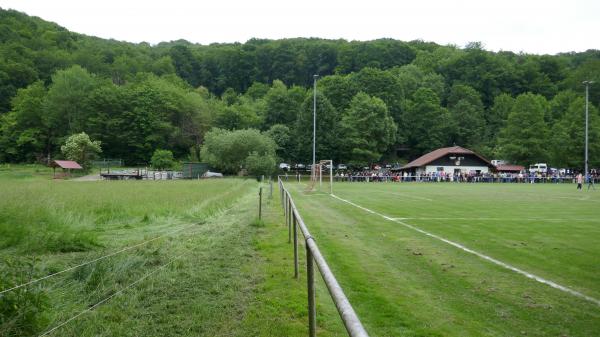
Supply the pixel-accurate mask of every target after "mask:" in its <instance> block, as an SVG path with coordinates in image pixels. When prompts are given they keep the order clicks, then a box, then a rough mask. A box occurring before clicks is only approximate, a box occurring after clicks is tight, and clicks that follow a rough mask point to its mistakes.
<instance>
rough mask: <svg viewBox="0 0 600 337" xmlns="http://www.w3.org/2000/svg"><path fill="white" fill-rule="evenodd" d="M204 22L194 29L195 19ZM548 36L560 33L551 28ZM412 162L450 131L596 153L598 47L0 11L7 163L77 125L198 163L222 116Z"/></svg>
mask: <svg viewBox="0 0 600 337" xmlns="http://www.w3.org/2000/svg"><path fill="white" fill-rule="evenodd" d="M198 34H201V32H198ZM549 38H551V37H549ZM313 74H318V75H319V79H318V82H317V83H318V84H317V114H318V121H317V141H318V145H317V157H318V158H321V159H323V158H327V159H333V160H334V161H335V162H338V163H339V162H343V163H348V164H361V165H364V164H367V163H372V162H378V161H385V162H396V161H400V162H403V161H406V160H409V159H412V158H415V157H416V156H419V155H421V154H423V153H424V152H426V151H429V150H432V149H435V148H438V147H441V146H451V145H453V144H456V145H461V146H464V147H468V148H471V149H474V150H476V151H480V152H481V153H482V154H484V155H486V156H488V157H490V158H497V159H507V160H510V161H512V162H515V163H519V164H529V163H532V162H548V163H550V165H552V166H554V167H559V166H560V167H573V168H579V167H581V166H583V162H582V157H583V139H584V136H583V134H584V113H585V108H584V107H585V94H584V86H583V85H582V81H584V80H594V81H596V84H593V85H592V86H591V87H590V95H589V97H590V164H591V165H592V166H596V167H598V166H600V115H599V112H598V110H599V109H598V108H599V107H600V51H598V50H589V51H586V52H583V53H563V54H558V55H529V54H522V53H514V52H509V51H502V52H490V51H486V50H485V49H484V48H483V46H482V44H481V43H470V44H469V45H467V46H465V47H464V48H459V47H456V46H441V45H437V44H435V43H430V42H423V41H410V42H403V41H397V40H391V39H381V40H374V41H367V42H360V41H345V40H323V39H315V38H311V39H304V38H296V39H283V40H260V39H252V40H249V41H247V42H246V43H243V44H242V43H234V44H211V45H198V44H192V43H189V42H187V41H172V42H164V43H160V44H158V45H155V46H151V45H149V44H147V43H140V44H132V43H126V42H120V41H114V40H106V39H100V38H96V37H90V36H85V35H81V34H77V33H73V32H70V31H68V30H66V29H64V28H62V27H60V26H58V25H56V24H54V23H50V22H46V21H44V20H41V19H39V18H36V17H30V16H27V15H26V14H23V13H20V12H16V11H12V10H2V9H0V162H34V161H43V160H45V159H47V158H54V157H59V156H60V155H61V154H60V146H61V144H63V143H64V141H65V139H66V138H67V137H68V136H70V135H72V134H75V133H80V132H86V133H87V134H89V135H90V137H91V138H92V139H94V140H99V141H101V144H102V151H103V153H102V156H104V157H107V158H122V159H124V160H125V161H126V163H128V164H131V165H136V164H143V163H147V162H148V161H149V159H150V157H151V156H152V154H153V152H154V150H156V149H167V150H171V151H172V152H173V153H174V155H175V157H176V158H178V159H181V160H202V158H201V148H202V145H203V143H204V138H205V134H206V133H207V132H209V131H210V130H211V129H213V128H220V129H226V130H238V129H250V128H252V129H257V130H260V131H262V132H264V133H265V134H268V135H270V136H271V137H272V138H273V140H274V141H275V143H276V144H277V146H278V149H277V156H278V157H279V159H280V160H282V161H285V162H292V163H294V162H301V163H306V162H308V161H309V159H310V158H311V147H310V146H311V143H312V104H313V91H312V84H313Z"/></svg>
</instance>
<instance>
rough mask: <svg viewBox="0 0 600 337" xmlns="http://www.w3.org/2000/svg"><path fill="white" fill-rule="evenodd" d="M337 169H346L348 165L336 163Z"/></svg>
mask: <svg viewBox="0 0 600 337" xmlns="http://www.w3.org/2000/svg"><path fill="white" fill-rule="evenodd" d="M337 169H338V170H347V169H348V166H346V164H338V166H337Z"/></svg>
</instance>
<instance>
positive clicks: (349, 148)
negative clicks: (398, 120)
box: [339, 92, 396, 165]
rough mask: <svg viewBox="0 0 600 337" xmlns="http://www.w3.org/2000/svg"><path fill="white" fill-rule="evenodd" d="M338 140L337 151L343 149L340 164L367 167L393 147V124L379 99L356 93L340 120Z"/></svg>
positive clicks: (394, 128)
mask: <svg viewBox="0 0 600 337" xmlns="http://www.w3.org/2000/svg"><path fill="white" fill-rule="evenodd" d="M339 137H340V149H345V153H344V154H343V156H344V157H342V158H340V160H342V161H345V162H349V163H353V164H358V165H365V164H370V163H373V162H375V161H377V160H379V159H380V158H381V156H382V154H383V153H384V152H385V151H387V150H388V148H389V146H390V145H392V144H394V141H395V140H396V124H395V123H394V121H393V120H392V118H391V117H390V115H389V112H388V109H387V106H386V105H385V103H384V102H383V101H382V100H381V99H379V98H377V97H370V96H369V95H367V94H365V93H363V92H359V93H358V94H357V95H356V96H354V98H353V99H352V102H351V103H350V107H349V108H348V110H347V111H346V112H345V114H344V116H343V117H342V121H341V123H340V132H339ZM342 151H343V150H342Z"/></svg>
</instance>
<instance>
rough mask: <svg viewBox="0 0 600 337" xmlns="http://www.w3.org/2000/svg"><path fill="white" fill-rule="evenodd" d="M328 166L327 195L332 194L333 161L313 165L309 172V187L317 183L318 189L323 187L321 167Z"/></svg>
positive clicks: (321, 161) (322, 161) (328, 160)
mask: <svg viewBox="0 0 600 337" xmlns="http://www.w3.org/2000/svg"><path fill="white" fill-rule="evenodd" d="M327 164H329V194H333V160H331V159H327V160H320V161H319V163H318V164H315V165H314V166H313V168H312V170H311V171H312V172H311V177H310V178H311V179H310V180H311V186H313V187H314V185H316V183H317V181H318V182H319V189H321V188H322V187H323V170H322V168H323V167H327Z"/></svg>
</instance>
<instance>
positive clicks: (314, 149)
mask: <svg viewBox="0 0 600 337" xmlns="http://www.w3.org/2000/svg"><path fill="white" fill-rule="evenodd" d="M318 77H319V75H313V152H312V155H313V156H312V159H313V161H312V176H313V179H314V177H315V164H316V163H315V161H316V155H315V153H316V145H317V78H318Z"/></svg>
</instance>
